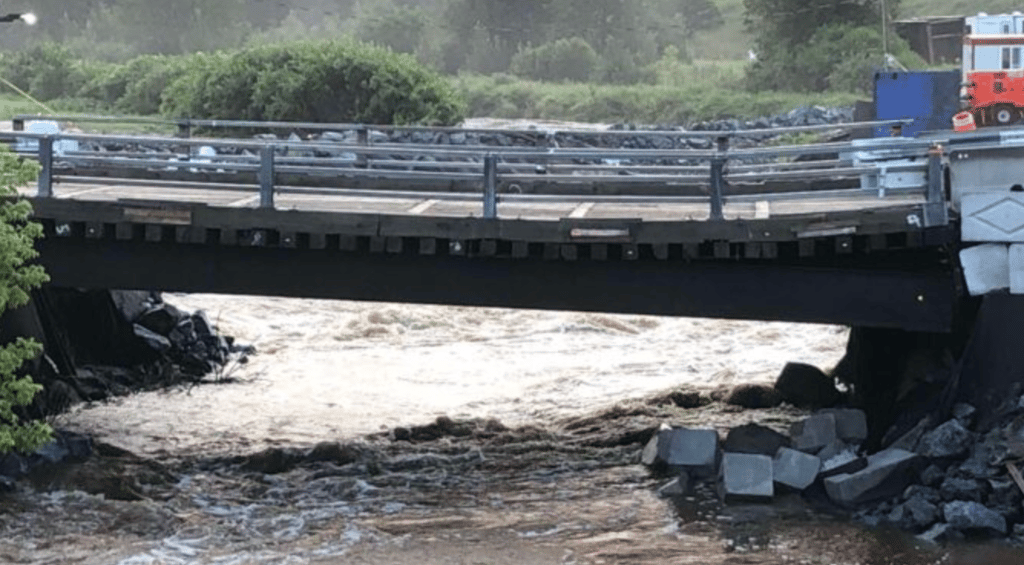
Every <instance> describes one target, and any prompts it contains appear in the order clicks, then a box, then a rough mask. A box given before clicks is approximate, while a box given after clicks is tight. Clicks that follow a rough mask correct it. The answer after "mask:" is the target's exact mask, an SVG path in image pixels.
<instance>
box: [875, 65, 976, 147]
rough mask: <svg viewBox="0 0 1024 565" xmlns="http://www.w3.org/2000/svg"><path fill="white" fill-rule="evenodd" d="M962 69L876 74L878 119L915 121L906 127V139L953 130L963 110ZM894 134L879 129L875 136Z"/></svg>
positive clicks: (887, 129) (904, 130)
mask: <svg viewBox="0 0 1024 565" xmlns="http://www.w3.org/2000/svg"><path fill="white" fill-rule="evenodd" d="M960 80H961V73H960V70H958V69H953V70H949V71H884V72H882V71H879V72H877V73H875V118H876V119H879V120H895V119H912V120H914V122H913V123H912V124H910V125H909V126H903V136H904V137H914V136H916V135H917V134H919V133H921V132H923V131H934V130H942V131H946V130H950V131H951V130H952V129H953V115H954V114H956V113H957V112H959V111H960ZM890 135H892V132H891V130H890V128H888V127H880V128H876V129H875V137H888V136H890Z"/></svg>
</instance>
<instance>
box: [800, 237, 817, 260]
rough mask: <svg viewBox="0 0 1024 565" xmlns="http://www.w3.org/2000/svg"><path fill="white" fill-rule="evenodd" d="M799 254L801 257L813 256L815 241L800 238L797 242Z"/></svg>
mask: <svg viewBox="0 0 1024 565" xmlns="http://www.w3.org/2000/svg"><path fill="white" fill-rule="evenodd" d="M797 245H798V249H799V254H800V256H801V257H813V256H814V248H815V243H814V240H813V239H801V240H800V241H799V242H797Z"/></svg>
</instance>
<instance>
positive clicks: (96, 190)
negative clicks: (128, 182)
mask: <svg viewBox="0 0 1024 565" xmlns="http://www.w3.org/2000/svg"><path fill="white" fill-rule="evenodd" d="M112 188H119V187H117V186H114V185H108V186H96V187H92V188H83V189H80V190H73V191H70V192H64V191H61V192H60V194H55V195H54V198H66V199H70V198H74V197H76V196H84V195H86V194H96V193H100V192H106V191H108V190H110V189H112Z"/></svg>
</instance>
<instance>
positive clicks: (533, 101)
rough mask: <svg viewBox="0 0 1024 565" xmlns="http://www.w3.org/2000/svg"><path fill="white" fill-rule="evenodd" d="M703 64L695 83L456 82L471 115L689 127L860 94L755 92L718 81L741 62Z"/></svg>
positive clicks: (836, 102) (841, 101) (850, 99)
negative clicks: (726, 86) (715, 120)
mask: <svg viewBox="0 0 1024 565" xmlns="http://www.w3.org/2000/svg"><path fill="white" fill-rule="evenodd" d="M702 65H704V66H705V67H704V68H703V69H701V68H698V69H697V70H695V71H693V74H692V77H693V82H690V83H685V84H676V85H666V84H660V85H649V84H639V85H628V86H623V85H596V84H574V83H540V82H531V81H525V80H515V79H511V78H510V77H507V76H498V77H493V76H461V77H459V78H458V79H457V82H456V86H457V88H458V89H459V90H460V91H461V92H462V94H463V96H465V98H466V100H467V102H468V103H469V113H468V115H470V116H490V117H495V118H530V119H542V120H570V121H580V122H604V123H608V122H625V123H641V124H672V125H686V124H692V123H693V122H697V121H704V120H711V119H720V118H739V119H746V118H757V117H760V116H767V115H772V114H777V113H781V112H787V111H789V110H792V109H793V108H796V107H798V106H807V105H823V106H847V105H852V104H853V103H854V101H855V100H856V99H857V98H858V96H857V95H855V94H849V93H826V94H820V93H809V94H800V93H792V92H757V93H752V92H747V91H744V90H742V89H739V88H735V87H734V88H722V87H721V86H720V85H718V84H716V82H715V81H716V80H717V79H715V78H714V77H715V76H716V72H720V73H721V76H726V77H728V76H730V73H731V72H735V65H729V64H726V65H724V69H719V71H713V70H709V69H715V68H717V65H716V64H715V63H702ZM729 69H733V70H732V71H730V70H729ZM700 77H704V78H700ZM708 77H711V78H710V79H709V78H708Z"/></svg>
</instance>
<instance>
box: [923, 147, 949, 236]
mask: <svg viewBox="0 0 1024 565" xmlns="http://www.w3.org/2000/svg"><path fill="white" fill-rule="evenodd" d="M943 173H944V171H943V165H942V146H941V145H939V144H935V145H932V146H931V147H930V148H929V149H928V178H927V182H928V192H927V203H926V204H925V205H924V227H926V228H929V227H932V226H944V225H946V224H948V223H949V209H948V208H947V205H946V190H945V183H946V175H945V174H943Z"/></svg>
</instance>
